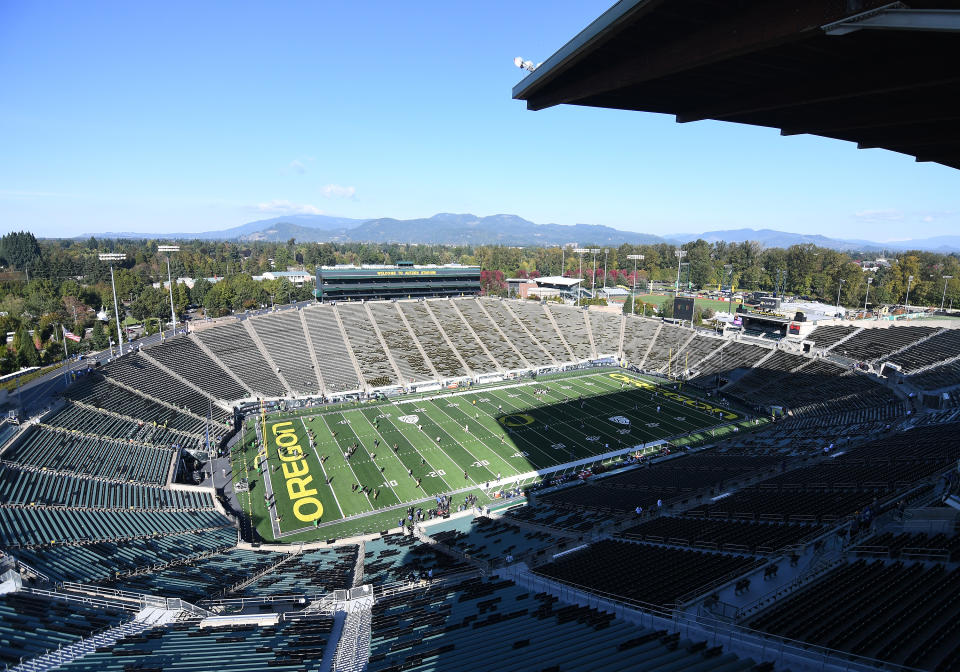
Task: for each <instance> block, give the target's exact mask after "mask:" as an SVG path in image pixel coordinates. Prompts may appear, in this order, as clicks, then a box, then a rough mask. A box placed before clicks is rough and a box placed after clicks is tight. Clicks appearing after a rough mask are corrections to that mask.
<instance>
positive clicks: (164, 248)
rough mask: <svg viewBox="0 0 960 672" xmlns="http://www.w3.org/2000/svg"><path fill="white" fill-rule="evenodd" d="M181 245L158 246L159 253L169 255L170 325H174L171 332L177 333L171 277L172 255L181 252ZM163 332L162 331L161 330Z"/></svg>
mask: <svg viewBox="0 0 960 672" xmlns="http://www.w3.org/2000/svg"><path fill="white" fill-rule="evenodd" d="M179 251H180V246H179V245H158V246H157V252H164V253H166V255H167V284H169V285H170V324H171V325H173V329H171V331H172V332H173V333H174V334H176V333H177V313H176V311H175V310H174V309H173V278H172V277H171V275H170V253H171V252H179ZM161 331H162V329H161Z"/></svg>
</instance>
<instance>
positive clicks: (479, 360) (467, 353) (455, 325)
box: [427, 299, 519, 373]
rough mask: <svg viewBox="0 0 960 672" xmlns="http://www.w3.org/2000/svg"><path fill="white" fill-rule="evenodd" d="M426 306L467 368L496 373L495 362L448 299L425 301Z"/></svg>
mask: <svg viewBox="0 0 960 672" xmlns="http://www.w3.org/2000/svg"><path fill="white" fill-rule="evenodd" d="M427 305H428V306H429V309H430V310H431V311H432V312H433V314H434V315H436V317H437V321H438V322H440V326H441V327H442V328H443V331H444V333H446V335H447V337H448V338H449V339H450V342H451V343H453V346H454V347H455V348H456V349H457V352H459V353H460V356H461V357H463V359H464V361H465V362H466V363H467V366H469V367H470V368H471V369H472V370H473V371H475V372H480V373H486V372H488V371H496V369H497V364H496V362H494V361H493V360H491V359H490V358H489V357H487V354H486V353H485V352H484V351H483V348H482V347H481V346H480V343H479V342H477V339H476V338H474V336H473V334H472V333H471V332H470V329H469V328H468V327H467V325H466V324H465V323H464V321H463V320H462V319H461V318H460V316H459V315H458V314H457V312H456V311H455V310H454V308H453V306H452V305H451V304H450V299H431V300H429V301H427ZM501 328H502V325H501ZM518 345H519V344H518Z"/></svg>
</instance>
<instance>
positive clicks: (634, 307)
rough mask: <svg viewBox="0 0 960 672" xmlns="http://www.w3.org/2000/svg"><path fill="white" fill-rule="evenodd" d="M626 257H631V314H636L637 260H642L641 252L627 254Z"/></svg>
mask: <svg viewBox="0 0 960 672" xmlns="http://www.w3.org/2000/svg"><path fill="white" fill-rule="evenodd" d="M627 259H633V314H634V315H636V314H637V261H643V255H642V254H628V255H627Z"/></svg>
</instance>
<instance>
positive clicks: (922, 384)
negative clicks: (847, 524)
mask: <svg viewBox="0 0 960 672" xmlns="http://www.w3.org/2000/svg"><path fill="white" fill-rule="evenodd" d="M910 383H911V384H912V385H916V386H917V387H919V388H920V389H921V390H939V389H940V388H943V387H952V386H954V385H958V384H960V361H957V362H950V363H948V364H944V365H943V366H935V367H933V368H930V369H927V370H926V371H924V372H923V373H919V374H917V375H915V376H910Z"/></svg>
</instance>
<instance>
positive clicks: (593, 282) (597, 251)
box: [589, 247, 600, 298]
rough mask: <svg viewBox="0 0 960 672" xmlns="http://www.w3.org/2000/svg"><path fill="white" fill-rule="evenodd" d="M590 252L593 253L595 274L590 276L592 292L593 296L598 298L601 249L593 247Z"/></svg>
mask: <svg viewBox="0 0 960 672" xmlns="http://www.w3.org/2000/svg"><path fill="white" fill-rule="evenodd" d="M589 252H591V253H592V254H593V275H591V276H590V293H591V294H593V298H597V292H596V289H597V255H598V254H600V249H599V248H596V247H591V248H590V250H589Z"/></svg>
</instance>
